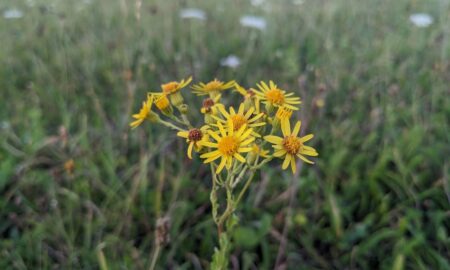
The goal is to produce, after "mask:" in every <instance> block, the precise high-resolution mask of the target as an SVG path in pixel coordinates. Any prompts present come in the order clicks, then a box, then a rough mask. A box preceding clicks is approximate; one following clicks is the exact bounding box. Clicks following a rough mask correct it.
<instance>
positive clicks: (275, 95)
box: [266, 88, 284, 105]
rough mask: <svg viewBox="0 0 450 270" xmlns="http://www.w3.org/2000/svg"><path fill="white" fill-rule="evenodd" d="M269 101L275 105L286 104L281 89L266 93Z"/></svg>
mask: <svg viewBox="0 0 450 270" xmlns="http://www.w3.org/2000/svg"><path fill="white" fill-rule="evenodd" d="M266 98H267V100H268V101H269V102H270V103H272V104H275V105H283V104H284V94H283V93H282V92H281V91H280V90H279V89H276V88H274V89H270V90H269V91H267V92H266Z"/></svg>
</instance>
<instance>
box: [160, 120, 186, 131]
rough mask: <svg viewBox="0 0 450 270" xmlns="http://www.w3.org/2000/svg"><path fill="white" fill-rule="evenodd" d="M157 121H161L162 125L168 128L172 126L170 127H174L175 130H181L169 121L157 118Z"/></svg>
mask: <svg viewBox="0 0 450 270" xmlns="http://www.w3.org/2000/svg"><path fill="white" fill-rule="evenodd" d="M159 123H161V124H162V125H164V126H166V127H169V128H172V129H175V130H178V131H183V129H182V128H179V127H177V126H175V125H174V124H172V123H170V122H166V121H164V120H159Z"/></svg>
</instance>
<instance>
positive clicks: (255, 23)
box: [240, 15, 267, 31]
mask: <svg viewBox="0 0 450 270" xmlns="http://www.w3.org/2000/svg"><path fill="white" fill-rule="evenodd" d="M240 23H241V25H242V26H244V27H250V28H256V29H259V30H261V31H263V30H266V28H267V22H266V19H264V18H263V17H258V16H251V15H245V16H242V17H241V19H240Z"/></svg>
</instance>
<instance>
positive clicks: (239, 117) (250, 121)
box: [213, 103, 266, 137]
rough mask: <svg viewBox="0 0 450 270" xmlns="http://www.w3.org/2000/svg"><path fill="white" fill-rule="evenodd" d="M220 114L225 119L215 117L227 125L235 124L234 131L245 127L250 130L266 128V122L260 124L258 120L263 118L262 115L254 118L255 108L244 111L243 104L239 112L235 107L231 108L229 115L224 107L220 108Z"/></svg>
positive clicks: (255, 134) (254, 134)
mask: <svg viewBox="0 0 450 270" xmlns="http://www.w3.org/2000/svg"><path fill="white" fill-rule="evenodd" d="M218 109H219V111H220V113H221V114H222V115H223V116H224V117H225V119H221V118H218V117H215V116H213V117H214V118H215V119H216V120H217V121H218V122H220V123H223V124H227V123H229V122H232V123H233V131H237V130H239V129H240V128H241V127H242V126H243V125H247V127H250V128H256V127H260V126H264V125H265V124H266V123H265V122H258V120H259V119H260V118H261V117H262V116H263V114H262V113H260V114H257V115H255V116H253V117H252V115H253V112H254V111H255V108H253V107H251V108H250V109H249V110H248V111H247V112H245V110H244V104H243V103H241V105H239V110H238V111H237V112H236V111H235V110H234V108H233V107H230V112H229V113H228V112H227V111H226V110H225V108H224V106H219V107H218ZM252 135H253V136H257V137H259V135H258V134H257V133H255V132H253V133H252Z"/></svg>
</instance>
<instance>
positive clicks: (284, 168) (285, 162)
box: [281, 154, 292, 170]
mask: <svg viewBox="0 0 450 270" xmlns="http://www.w3.org/2000/svg"><path fill="white" fill-rule="evenodd" d="M291 158H292V156H291V155H290V154H287V155H286V157H285V158H284V161H283V165H282V166H281V168H282V169H283V170H286V168H287V167H288V166H289V163H290V162H291Z"/></svg>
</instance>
